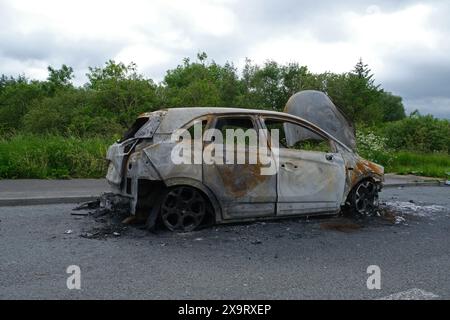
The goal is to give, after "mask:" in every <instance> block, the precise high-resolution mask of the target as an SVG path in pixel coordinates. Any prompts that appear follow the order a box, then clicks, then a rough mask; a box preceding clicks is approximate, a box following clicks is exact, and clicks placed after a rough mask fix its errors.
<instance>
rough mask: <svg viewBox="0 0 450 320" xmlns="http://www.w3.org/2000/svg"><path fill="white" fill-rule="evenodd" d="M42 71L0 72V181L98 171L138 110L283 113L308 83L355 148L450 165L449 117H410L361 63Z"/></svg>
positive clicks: (382, 156)
mask: <svg viewBox="0 0 450 320" xmlns="http://www.w3.org/2000/svg"><path fill="white" fill-rule="evenodd" d="M48 72H49V73H48V78H47V79H46V80H45V81H38V80H33V79H28V78H27V77H26V76H25V75H22V76H19V77H10V76H6V75H2V76H1V78H0V178H81V177H93V178H94V177H102V176H104V174H105V170H106V163H105V160H104V155H105V152H106V148H107V146H108V145H109V144H111V143H112V142H113V141H114V140H115V139H117V138H118V137H119V136H120V135H121V134H122V132H124V131H125V130H126V128H127V127H128V126H129V125H130V124H131V123H132V122H133V121H134V119H135V118H136V116H137V115H138V114H139V113H142V112H145V111H153V110H157V109H161V108H173V107H191V106H200V107H233V106H236V107H244V108H257V109H258V108H261V109H269V110H276V111H282V110H283V108H284V105H285V103H286V101H287V100H288V98H289V97H290V96H291V95H292V94H294V93H295V92H298V91H300V90H306V89H315V90H321V91H324V92H326V93H327V94H328V95H329V96H330V98H331V99H332V100H333V102H334V103H335V104H336V105H337V106H338V107H339V108H340V109H342V110H343V112H344V113H345V114H346V115H347V117H348V118H349V119H350V120H351V121H353V122H354V123H355V124H356V128H357V139H358V148H359V153H360V154H361V155H362V156H364V157H366V158H368V159H370V160H373V161H376V162H378V163H380V164H382V165H384V166H385V168H386V171H387V172H397V173H402V174H406V173H414V174H420V175H427V176H433V177H445V175H446V172H449V171H450V156H449V150H450V121H449V120H445V119H436V118H434V117H433V116H431V115H420V114H419V113H418V112H417V111H416V112H413V113H411V114H410V115H406V114H405V109H404V106H403V103H402V98H401V97H398V96H395V95H393V94H391V93H390V92H388V91H385V90H384V89H383V88H382V87H381V85H379V84H377V83H375V79H374V76H373V74H371V71H370V69H369V68H368V66H367V65H365V64H364V63H363V62H362V61H359V62H358V63H357V64H356V66H355V68H354V69H353V70H351V71H349V72H347V73H342V74H335V73H330V72H326V73H321V74H315V73H312V72H310V71H309V70H308V68H307V67H306V66H301V65H299V64H294V63H291V64H286V65H280V64H278V63H276V62H273V61H267V62H266V63H264V64H263V65H256V64H253V63H252V62H251V61H249V60H248V61H247V62H246V64H245V67H244V68H243V70H242V72H238V71H237V69H236V68H235V67H234V65H233V64H232V63H225V64H223V65H220V64H217V63H215V62H214V61H210V60H208V59H207V56H206V54H204V53H201V54H199V55H198V57H197V60H196V61H191V60H189V59H184V60H183V62H182V63H181V64H180V65H179V66H178V67H176V68H174V69H172V70H168V71H167V73H166V75H165V77H164V79H163V81H162V82H160V83H156V82H155V81H153V80H152V79H148V78H145V77H144V76H143V75H142V74H140V73H139V72H138V69H137V66H136V65H135V64H129V65H125V64H123V63H116V62H114V61H111V60H110V61H108V62H106V63H105V65H104V66H101V67H92V68H90V69H89V72H88V74H87V79H88V81H87V83H86V84H84V85H83V86H74V85H73V77H74V76H73V70H72V68H71V67H69V66H66V65H63V66H61V68H60V69H55V68H53V67H49V68H48Z"/></svg>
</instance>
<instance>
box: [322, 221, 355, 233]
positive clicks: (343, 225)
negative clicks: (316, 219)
mask: <svg viewBox="0 0 450 320" xmlns="http://www.w3.org/2000/svg"><path fill="white" fill-rule="evenodd" d="M362 227H363V226H362V225H360V224H358V223H355V222H353V221H351V220H349V219H343V218H337V219H334V220H332V221H327V222H322V223H321V224H320V228H321V229H323V230H335V231H340V232H346V233H348V232H353V231H356V230H359V229H361V228H362Z"/></svg>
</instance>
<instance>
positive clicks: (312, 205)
mask: <svg viewBox="0 0 450 320" xmlns="http://www.w3.org/2000/svg"><path fill="white" fill-rule="evenodd" d="M198 127H200V131H198V130H197V129H196V128H198ZM183 130H184V131H183ZM196 130H197V131H196ZM229 130H234V132H239V133H244V136H243V138H242V139H241V140H239V139H240V137H239V135H238V134H235V135H231V136H229V135H228V133H229V132H231V131H229ZM251 130H253V131H254V132H256V135H255V139H256V140H254V141H253V142H252V141H251V140H252V139H251V137H250V134H248V132H250V131H251ZM181 131H182V132H185V133H186V132H187V133H193V135H188V136H183V134H182V133H180V132H181ZM177 132H178V134H175V133H177ZM199 132H200V133H199ZM220 133H223V134H224V135H223V136H222V137H220V139H219V137H218V136H219V135H220ZM275 133H276V134H277V139H274V136H275ZM236 141H237V146H235V147H234V148H232V149H231V151H230V150H229V149H226V147H227V146H228V145H229V144H235V145H236ZM239 141H240V142H239ZM247 141H248V142H247ZM187 142H189V143H190V144H188V146H189V147H188V149H189V150H191V151H192V152H188V153H189V154H188V155H187V156H186V154H184V153H186V152H184V153H183V155H182V156H181V158H182V159H184V160H191V161H179V160H180V159H178V160H177V161H174V154H175V155H179V153H178V151H177V152H175V153H174V150H177V146H178V148H179V146H180V143H184V144H185V145H186V143H187ZM212 145H213V147H212ZM222 148H223V149H222ZM225 149H226V150H225ZM189 150H188V151H189ZM261 150H263V151H261ZM184 151H186V149H185V150H184ZM207 151H210V153H209V154H210V155H212V157H213V158H214V159H215V161H210V160H211V159H208V161H206V160H205V154H207ZM255 153H258V154H257V155H255ZM261 155H264V157H262V156H261ZM253 156H254V157H253ZM106 158H107V160H108V162H109V167H108V173H107V176H106V178H107V180H108V182H109V184H110V186H111V192H112V194H114V199H115V200H114V201H120V202H121V203H122V204H123V203H125V204H126V206H127V207H129V214H130V215H131V217H134V218H135V219H136V220H138V221H142V222H145V223H146V226H147V227H148V228H149V229H153V228H155V226H156V225H157V224H161V225H164V226H165V227H167V228H168V229H169V230H171V231H181V232H187V231H192V230H194V229H196V228H198V227H199V226H201V225H205V224H220V223H228V222H237V221H253V220H259V219H275V218H287V217H294V216H301V215H308V216H312V215H324V214H336V213H338V212H339V211H340V210H341V209H342V208H344V207H347V208H350V209H351V210H352V211H353V212H354V213H355V214H358V215H366V214H368V213H370V212H373V211H374V210H375V208H376V207H377V203H378V192H379V191H380V190H381V187H382V183H383V179H384V178H383V175H384V169H383V167H382V166H380V165H377V164H375V163H373V162H370V161H368V160H365V159H363V158H361V157H360V156H359V155H358V154H357V152H356V140H355V133H354V128H353V126H352V124H351V123H350V122H349V121H348V120H347V119H346V117H345V115H344V114H343V113H342V112H341V111H340V110H339V109H338V108H337V107H336V106H335V105H334V104H333V103H332V101H331V100H330V99H329V98H328V96H327V95H326V94H324V93H322V92H319V91H312V90H308V91H301V92H299V93H297V94H295V95H293V96H292V97H291V98H290V99H289V100H288V102H287V104H286V107H285V109H284V112H275V111H267V110H253V109H239V108H173V109H167V110H159V111H155V112H151V113H144V114H141V115H140V116H139V117H138V118H137V120H136V121H135V123H134V124H133V126H132V127H131V128H130V129H129V130H128V131H127V132H126V133H125V135H124V136H123V138H122V139H121V140H119V141H117V142H116V143H114V144H113V145H112V146H110V148H109V149H108V152H107V157H106ZM186 158H189V159H186ZM252 158H253V159H254V160H255V159H256V160H255V161H253V162H251V161H250V162H249V161H237V162H236V159H238V160H239V159H241V160H242V159H252ZM222 159H223V161H222ZM230 159H232V160H233V161H230ZM263 160H264V161H263ZM274 167H275V170H272V171H270V170H268V169H269V168H272V169H273V168H274ZM264 170H266V171H264Z"/></svg>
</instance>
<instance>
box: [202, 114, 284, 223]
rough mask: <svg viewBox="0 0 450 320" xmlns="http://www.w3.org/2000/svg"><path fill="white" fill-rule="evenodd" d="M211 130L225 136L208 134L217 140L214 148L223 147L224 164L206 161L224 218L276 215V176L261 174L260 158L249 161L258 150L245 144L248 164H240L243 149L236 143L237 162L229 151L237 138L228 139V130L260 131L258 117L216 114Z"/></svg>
mask: <svg viewBox="0 0 450 320" xmlns="http://www.w3.org/2000/svg"><path fill="white" fill-rule="evenodd" d="M210 129H215V130H217V131H216V135H219V134H222V135H223V138H224V139H223V140H222V141H219V140H217V137H212V136H210V137H206V140H213V141H214V148H218V149H220V148H222V150H223V152H222V154H223V156H222V159H223V161H222V163H218V162H217V161H216V162H215V163H205V161H204V162H203V181H204V184H205V185H206V186H207V187H208V188H210V189H211V190H212V191H213V192H214V194H215V195H216V196H217V198H218V200H219V202H220V203H221V205H222V215H223V218H224V219H236V218H239V219H243V218H251V217H257V216H258V217H261V216H274V215H275V203H276V175H263V174H261V167H262V164H261V163H260V162H259V160H258V161H257V162H256V163H249V162H250V161H248V160H249V159H250V158H251V157H255V156H256V157H257V154H255V153H257V150H256V149H255V148H252V147H251V145H250V144H251V142H249V143H247V142H246V143H245V154H246V158H245V159H246V161H245V163H240V164H239V163H237V157H238V154H239V150H237V149H238V148H237V145H236V144H235V148H234V151H233V153H232V154H233V159H234V161H233V160H232V159H229V158H228V156H227V152H226V150H225V147H226V145H227V144H229V143H232V142H234V141H235V140H234V139H233V141H230V140H229V139H228V140H226V129H232V130H235V129H242V130H243V131H245V132H247V130H248V129H251V130H253V129H254V130H257V129H258V122H257V120H256V119H255V118H254V117H252V116H250V115H223V116H220V115H218V116H215V118H214V120H213V122H212V125H211V126H210ZM256 132H257V131H256ZM213 135H214V134H213ZM224 140H226V141H224ZM246 141H247V140H246ZM209 145H210V144H208V142H206V143H205V146H204V148H205V149H206V148H208V146H209ZM205 149H204V150H205ZM204 154H206V152H204ZM253 159H254V158H253ZM219 162H220V161H219Z"/></svg>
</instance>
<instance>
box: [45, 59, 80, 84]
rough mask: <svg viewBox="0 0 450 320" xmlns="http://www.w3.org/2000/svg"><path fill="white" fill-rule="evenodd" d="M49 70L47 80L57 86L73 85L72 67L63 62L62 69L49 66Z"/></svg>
mask: <svg viewBox="0 0 450 320" xmlns="http://www.w3.org/2000/svg"><path fill="white" fill-rule="evenodd" d="M47 70H48V77H47V81H48V82H49V83H51V84H52V85H53V86H54V87H55V88H64V87H72V82H71V80H72V79H73V78H74V75H73V69H72V67H68V66H66V65H65V64H63V65H62V66H61V69H54V68H52V67H51V66H48V67H47Z"/></svg>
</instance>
